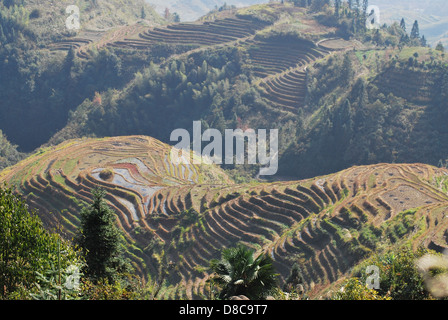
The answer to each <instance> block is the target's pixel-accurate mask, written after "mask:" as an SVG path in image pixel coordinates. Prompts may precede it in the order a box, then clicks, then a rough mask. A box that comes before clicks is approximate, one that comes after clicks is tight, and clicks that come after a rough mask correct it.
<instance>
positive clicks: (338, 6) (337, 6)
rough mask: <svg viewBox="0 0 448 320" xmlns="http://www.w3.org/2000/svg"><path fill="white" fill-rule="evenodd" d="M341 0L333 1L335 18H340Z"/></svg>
mask: <svg viewBox="0 0 448 320" xmlns="http://www.w3.org/2000/svg"><path fill="white" fill-rule="evenodd" d="M341 5H342V0H334V14H335V15H336V17H339V16H340V12H339V11H340V10H341Z"/></svg>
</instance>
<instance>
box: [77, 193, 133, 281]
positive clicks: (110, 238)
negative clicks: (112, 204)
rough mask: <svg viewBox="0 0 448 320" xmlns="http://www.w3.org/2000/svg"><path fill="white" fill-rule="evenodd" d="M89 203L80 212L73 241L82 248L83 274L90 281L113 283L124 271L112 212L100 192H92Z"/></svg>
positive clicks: (120, 246) (126, 268) (118, 236)
mask: <svg viewBox="0 0 448 320" xmlns="http://www.w3.org/2000/svg"><path fill="white" fill-rule="evenodd" d="M92 195H93V203H92V204H91V205H90V206H89V207H86V208H83V210H82V211H81V224H80V228H79V233H78V235H77V239H76V242H77V243H78V244H79V246H80V248H81V249H82V251H83V253H84V256H85V259H86V264H87V265H86V267H85V270H84V274H85V275H86V276H88V277H89V278H91V279H92V280H93V281H94V282H95V281H99V280H101V279H107V280H109V281H110V282H114V281H115V280H117V278H118V275H119V274H120V273H122V272H125V271H127V270H128V268H129V267H128V265H127V263H126V261H125V259H124V258H123V257H122V240H121V239H122V235H121V233H120V230H119V229H118V227H117V226H116V216H115V213H114V212H113V211H112V210H111V209H110V208H109V206H108V205H107V203H106V201H105V200H104V198H105V196H106V193H105V191H104V190H101V189H95V190H93V191H92Z"/></svg>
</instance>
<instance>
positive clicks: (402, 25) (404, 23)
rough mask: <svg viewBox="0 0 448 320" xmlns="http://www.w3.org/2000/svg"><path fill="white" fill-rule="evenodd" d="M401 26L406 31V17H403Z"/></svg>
mask: <svg viewBox="0 0 448 320" xmlns="http://www.w3.org/2000/svg"><path fill="white" fill-rule="evenodd" d="M400 27H401V29H403V30H404V31H405V32H406V22H405V21H404V18H402V19H401V22H400Z"/></svg>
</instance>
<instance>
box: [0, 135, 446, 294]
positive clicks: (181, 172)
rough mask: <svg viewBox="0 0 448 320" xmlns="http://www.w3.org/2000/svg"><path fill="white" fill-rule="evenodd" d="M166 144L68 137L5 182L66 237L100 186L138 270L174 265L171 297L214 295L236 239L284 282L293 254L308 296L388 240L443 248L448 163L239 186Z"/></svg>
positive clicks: (9, 172)
mask: <svg viewBox="0 0 448 320" xmlns="http://www.w3.org/2000/svg"><path fill="white" fill-rule="evenodd" d="M169 150H170V147H169V146H168V145H165V144H163V143H161V142H159V141H157V140H155V139H152V138H149V137H145V136H128V137H115V138H104V139H82V140H71V141H67V142H64V143H63V144H61V145H59V146H56V147H51V148H48V149H45V150H41V152H40V153H37V154H35V155H33V156H31V157H29V158H28V159H25V160H23V161H21V162H20V163H18V164H17V165H16V166H13V167H10V168H8V169H6V170H4V171H3V172H2V173H1V174H0V181H7V182H8V183H9V184H11V185H13V186H14V187H15V189H16V191H18V192H20V193H21V194H22V195H23V196H24V197H25V199H26V200H27V202H28V203H29V205H30V206H31V208H36V209H38V213H39V216H40V217H41V219H42V221H43V222H44V224H45V226H46V227H47V228H52V227H55V226H58V225H62V226H63V229H62V230H63V232H64V236H65V237H66V238H68V239H70V238H71V237H72V236H73V234H74V232H75V231H76V228H77V226H78V225H79V211H80V207H81V206H82V205H83V204H84V205H85V204H88V203H90V201H91V199H92V194H91V190H92V189H93V188H94V187H97V186H101V187H102V188H104V189H105V190H106V191H107V197H106V199H107V201H108V203H109V204H110V206H111V207H112V208H113V210H114V211H115V212H116V214H117V221H118V222H119V226H120V228H121V229H122V230H123V232H124V233H125V236H126V241H127V255H128V256H129V257H130V258H131V260H132V262H133V266H134V267H135V268H136V270H137V272H138V274H140V275H141V276H143V277H145V278H148V277H150V278H151V279H152V280H156V279H158V277H160V274H159V272H160V268H162V270H163V269H164V268H166V267H167V264H168V263H170V264H171V265H173V266H174V268H173V269H170V270H171V271H170V275H169V280H168V284H166V285H165V286H164V288H163V289H162V291H161V293H160V294H161V296H160V297H161V298H164V299H178V298H189V299H192V298H196V299H197V298H204V297H207V296H208V294H209V293H208V291H207V290H208V289H207V286H206V280H207V279H208V276H209V274H208V271H207V270H208V269H207V267H208V263H209V261H210V260H211V259H213V258H218V257H219V254H220V250H221V248H223V247H231V246H233V245H235V244H237V243H242V244H245V245H247V246H249V247H251V248H254V249H255V250H257V251H259V252H268V253H269V254H270V255H271V256H272V257H273V258H274V265H275V267H276V269H277V270H278V272H279V273H280V275H281V279H282V280H281V281H284V279H285V278H286V277H287V276H288V275H289V272H290V271H291V267H292V265H293V264H294V263H298V264H299V265H300V266H301V269H302V272H303V276H304V279H305V283H304V286H305V287H306V291H307V292H308V293H309V295H310V296H311V297H318V296H319V295H322V294H323V293H324V292H325V291H326V290H329V289H330V288H331V287H332V285H334V284H336V283H339V281H341V280H342V279H344V277H346V276H348V274H349V271H350V270H351V269H352V268H353V267H354V266H356V265H357V264H358V263H360V262H362V261H363V259H366V258H368V257H370V256H371V255H372V254H373V253H378V252H381V250H383V249H385V248H392V247H394V246H399V245H403V244H406V243H407V244H410V245H412V246H413V247H415V248H416V247H418V246H425V247H429V248H431V249H435V250H438V251H441V250H443V249H444V248H447V247H448V244H447V238H446V228H447V223H448V222H447V220H446V219H445V212H446V210H447V208H448V196H447V190H448V189H447V188H448V187H447V181H448V180H447V176H448V171H447V170H446V169H439V168H435V167H431V166H428V165H423V164H379V165H372V166H361V167H353V168H350V169H347V170H344V171H341V172H338V173H335V174H330V175H326V176H320V177H316V178H312V179H307V180H301V181H287V182H274V183H257V184H246V185H244V184H243V185H241V184H234V183H233V182H232V181H231V179H229V178H228V176H227V175H226V174H225V173H224V172H223V171H222V170H221V169H219V168H217V167H214V166H210V165H201V166H198V165H195V166H193V165H192V166H185V165H182V166H175V165H173V164H172V163H171V161H170V157H169Z"/></svg>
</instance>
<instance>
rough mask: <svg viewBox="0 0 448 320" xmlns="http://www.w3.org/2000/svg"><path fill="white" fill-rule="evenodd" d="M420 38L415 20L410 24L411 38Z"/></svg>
mask: <svg viewBox="0 0 448 320" xmlns="http://www.w3.org/2000/svg"><path fill="white" fill-rule="evenodd" d="M419 38H420V30H419V27H418V21H417V20H415V22H414V25H413V26H412V31H411V39H412V40H414V39H419Z"/></svg>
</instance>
